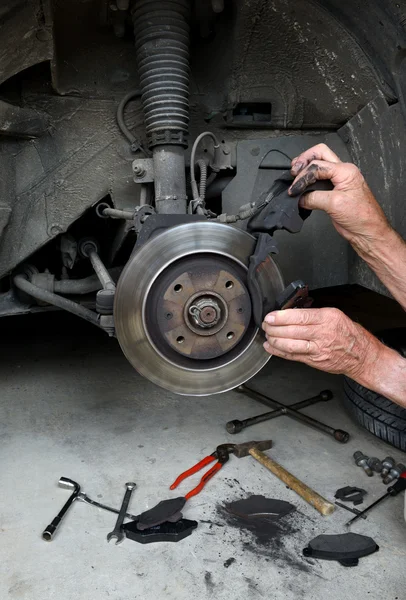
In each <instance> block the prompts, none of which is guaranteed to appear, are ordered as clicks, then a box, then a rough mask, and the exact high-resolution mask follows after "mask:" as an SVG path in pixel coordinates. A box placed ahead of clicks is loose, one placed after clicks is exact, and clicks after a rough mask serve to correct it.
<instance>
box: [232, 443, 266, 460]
mask: <svg viewBox="0 0 406 600" xmlns="http://www.w3.org/2000/svg"><path fill="white" fill-rule="evenodd" d="M251 448H256V449H257V450H262V451H263V450H269V448H272V440H262V442H254V441H252V442H244V443H243V444H235V448H234V450H233V453H234V454H235V456H236V457H237V458H244V456H248V455H249V451H250V450H251Z"/></svg>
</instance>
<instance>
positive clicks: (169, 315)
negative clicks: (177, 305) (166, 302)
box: [165, 312, 173, 321]
mask: <svg viewBox="0 0 406 600" xmlns="http://www.w3.org/2000/svg"><path fill="white" fill-rule="evenodd" d="M165 317H166V318H167V319H168V321H169V320H170V319H172V317H173V313H171V312H167V313H166V315H165Z"/></svg>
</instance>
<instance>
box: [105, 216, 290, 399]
mask: <svg viewBox="0 0 406 600" xmlns="http://www.w3.org/2000/svg"><path fill="white" fill-rule="evenodd" d="M255 243H256V242H255V239H254V238H253V237H252V236H251V235H249V234H248V233H246V232H244V231H242V230H240V229H237V228H234V227H230V226H228V225H223V224H218V223H210V222H206V221H203V222H193V223H188V224H185V225H179V226H176V227H173V228H170V229H166V230H165V231H164V232H162V233H160V234H158V235H156V236H154V237H152V238H151V239H150V240H149V241H148V242H146V243H145V244H143V245H142V246H141V247H140V249H139V250H137V251H136V252H135V253H134V254H133V255H132V257H131V259H130V261H129V262H128V263H127V265H126V267H125V269H124V271H123V273H122V275H121V277H120V280H119V283H118V286H117V292H116V299H115V307H114V320H115V328H116V334H117V338H118V340H119V343H120V345H121V347H122V349H123V352H124V353H125V355H126V356H127V358H128V360H129V361H130V362H131V364H132V365H133V366H134V367H135V368H136V369H137V371H139V372H140V373H141V374H142V375H144V376H145V377H147V378H148V379H150V380H151V381H153V382H154V383H156V384H158V385H160V386H162V387H164V388H165V389H168V390H171V391H173V392H176V393H179V394H188V395H195V396H203V395H208V394H215V393H219V392H223V391H226V390H229V389H233V388H235V387H237V386H238V385H240V384H241V383H243V382H244V381H246V380H247V379H250V378H251V377H253V376H254V375H255V373H257V372H258V371H259V370H260V369H261V368H262V367H263V366H264V365H265V363H266V362H267V360H268V359H269V354H267V353H266V352H265V351H264V349H263V347H262V344H263V334H262V332H259V331H258V329H257V328H256V327H255V325H254V323H253V319H252V307H251V299H250V295H249V292H248V289H247V285H246V275H247V268H248V263H249V257H250V256H251V254H252V253H253V250H254V248H255ZM258 283H259V286H260V289H261V293H262V294H263V297H264V298H267V300H268V301H270V302H271V304H272V300H274V299H275V298H276V296H277V295H278V294H279V293H280V292H281V291H282V290H283V289H284V284H283V279H282V277H281V274H280V272H279V270H278V268H277V266H276V264H275V263H274V262H273V260H272V259H271V258H267V260H266V261H264V263H262V265H261V268H260V269H258Z"/></svg>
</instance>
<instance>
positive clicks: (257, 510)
mask: <svg viewBox="0 0 406 600" xmlns="http://www.w3.org/2000/svg"><path fill="white" fill-rule="evenodd" d="M226 510H227V511H228V512H230V513H232V514H234V515H237V516H238V517H243V518H245V519H249V518H253V517H260V518H262V519H265V518H266V519H272V520H276V519H280V518H281V517H283V516H285V515H287V514H288V513H290V512H292V510H295V506H294V505H293V504H291V503H290V502H285V501H284V500H275V499H273V498H265V496H261V495H253V496H249V497H248V498H243V499H242V500H236V501H235V502H230V503H229V504H226Z"/></svg>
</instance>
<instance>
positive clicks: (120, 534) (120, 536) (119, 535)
mask: <svg viewBox="0 0 406 600" xmlns="http://www.w3.org/2000/svg"><path fill="white" fill-rule="evenodd" d="M125 487H126V488H127V489H126V491H125V494H124V498H123V502H122V504H121V508H120V512H119V513H118V517H117V521H116V524H115V526H114V529H113V531H111V532H110V533H108V534H107V541H108V542H109V541H110V540H111V539H112V538H113V537H115V538H116V546H117V544H121V542H122V541H123V540H124V538H125V533H124V531H123V529H122V525H123V523H124V519H125V515H126V512H127V508H128V505H129V503H130V498H131V494H132V493H133V489H134V488H135V487H136V484H135V483H133V482H132V481H129V482H128V483H126V484H125Z"/></svg>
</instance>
